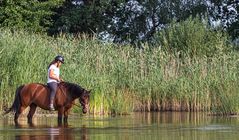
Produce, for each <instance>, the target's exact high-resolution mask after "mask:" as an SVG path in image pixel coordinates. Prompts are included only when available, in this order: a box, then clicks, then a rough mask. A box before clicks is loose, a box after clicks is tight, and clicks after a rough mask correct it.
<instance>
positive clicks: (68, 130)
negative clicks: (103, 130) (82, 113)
mask: <svg viewBox="0 0 239 140" xmlns="http://www.w3.org/2000/svg"><path fill="white" fill-rule="evenodd" d="M15 128H16V130H19V131H20V133H17V134H16V135H15V140H73V139H75V137H77V136H79V135H80V139H82V140H89V139H88V136H87V129H86V127H85V126H84V125H83V126H82V127H81V128H80V130H79V131H78V132H77V134H76V132H75V129H74V128H72V127H71V126H69V125H68V124H63V125H62V124H58V125H57V126H49V125H34V124H29V125H28V126H26V125H19V124H18V125H16V126H15Z"/></svg>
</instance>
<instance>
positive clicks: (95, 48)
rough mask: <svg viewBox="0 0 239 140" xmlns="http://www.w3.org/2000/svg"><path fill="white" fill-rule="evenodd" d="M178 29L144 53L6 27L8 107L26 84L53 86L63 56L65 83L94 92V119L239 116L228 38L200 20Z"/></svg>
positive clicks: (0, 72)
mask: <svg viewBox="0 0 239 140" xmlns="http://www.w3.org/2000/svg"><path fill="white" fill-rule="evenodd" d="M172 26H173V27H171V28H169V29H168V30H164V31H163V32H161V33H159V34H160V36H158V40H159V43H158V44H155V46H154V47H152V46H151V47H149V45H147V44H144V45H143V49H138V48H133V47H132V46H124V47H120V46H115V44H107V43H102V42H100V41H98V40H97V39H95V38H92V37H88V36H87V35H81V36H78V37H71V36H64V35H62V36H60V37H57V38H51V37H48V36H46V35H40V34H34V33H29V32H25V31H11V30H8V29H1V30H0V33H1V34H0V58H1V63H0V98H1V100H0V106H1V108H3V106H4V105H8V106H9V105H10V104H11V103H12V101H13V98H14V94H15V93H14V92H15V89H16V87H18V86H20V85H21V84H25V83H30V82H40V83H45V82H46V75H47V74H46V73H47V66H48V64H49V63H50V61H51V60H52V59H53V58H54V56H55V55H57V54H62V55H64V56H65V60H66V63H65V64H64V65H63V66H62V70H61V71H62V76H63V78H64V80H66V81H69V82H73V83H77V84H79V85H81V86H82V87H84V88H86V89H92V90H93V91H92V96H91V101H90V111H91V113H120V114H122V113H129V112H131V111H210V112H213V113H214V112H215V113H221V114H233V113H238V112H239V101H238V100H239V97H238V96H239V94H238V91H239V78H238V77H239V71H238V68H239V61H238V57H239V56H238V55H237V54H236V53H235V52H233V51H232V49H231V46H230V45H228V42H227V36H226V35H224V34H223V33H222V32H215V31H210V30H209V29H207V28H206V26H204V25H203V24H200V23H199V22H197V21H195V22H194V21H190V20H188V21H186V22H182V23H180V24H177V25H172ZM195 29H198V30H195ZM207 33H208V34H207ZM179 37H181V38H179ZM180 43H181V44H180ZM185 46H187V47H185ZM197 52H198V53H197ZM75 110H76V111H77V110H78V109H77V108H75Z"/></svg>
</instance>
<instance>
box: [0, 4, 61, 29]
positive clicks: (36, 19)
mask: <svg viewBox="0 0 239 140" xmlns="http://www.w3.org/2000/svg"><path fill="white" fill-rule="evenodd" d="M62 1H63V0H2V1H0V27H10V28H23V29H27V30H31V31H41V32H42V31H46V30H47V29H48V28H49V26H51V24H52V22H53V21H52V19H51V16H52V15H53V14H54V12H53V9H54V8H57V7H59V6H60V5H61V3H62Z"/></svg>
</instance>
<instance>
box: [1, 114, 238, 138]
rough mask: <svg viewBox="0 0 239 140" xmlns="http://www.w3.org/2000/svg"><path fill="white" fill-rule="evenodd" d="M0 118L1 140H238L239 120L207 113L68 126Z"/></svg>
mask: <svg viewBox="0 0 239 140" xmlns="http://www.w3.org/2000/svg"><path fill="white" fill-rule="evenodd" d="M20 124H21V125H19V126H15V125H14V122H13V119H12V118H2V119H0V140H12V139H13V140H14V139H15V140H38V139H39V140H64V139H65V140H77V139H79V140H134V139H135V140H214V139H215V140H225V139H227V140H238V139H239V133H238V132H239V117H220V116H217V117H215V116H208V115H207V114H205V113H180V112H163V113H133V114H131V115H126V116H116V117H112V116H104V117H103V116H80V115H79V116H77V115H71V116H70V118H69V122H68V125H58V124H57V120H56V116H51V117H47V116H45V117H35V118H34V125H28V124H27V123H26V118H23V117H21V118H20Z"/></svg>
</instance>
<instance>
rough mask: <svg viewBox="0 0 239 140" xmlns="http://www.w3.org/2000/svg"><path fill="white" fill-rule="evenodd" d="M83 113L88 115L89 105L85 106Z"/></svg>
mask: <svg viewBox="0 0 239 140" xmlns="http://www.w3.org/2000/svg"><path fill="white" fill-rule="evenodd" d="M82 112H83V113H84V114H86V113H87V112H88V105H84V107H83V109H82Z"/></svg>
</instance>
